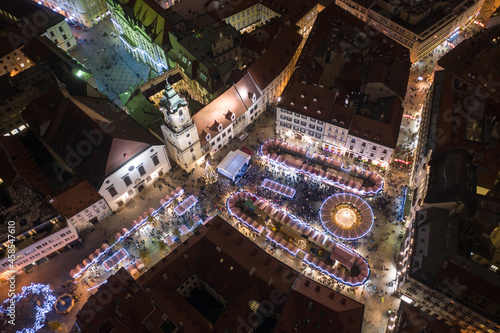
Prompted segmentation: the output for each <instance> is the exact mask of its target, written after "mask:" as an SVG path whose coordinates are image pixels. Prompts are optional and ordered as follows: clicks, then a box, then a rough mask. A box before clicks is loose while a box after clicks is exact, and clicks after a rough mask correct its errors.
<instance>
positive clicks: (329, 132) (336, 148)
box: [323, 123, 349, 154]
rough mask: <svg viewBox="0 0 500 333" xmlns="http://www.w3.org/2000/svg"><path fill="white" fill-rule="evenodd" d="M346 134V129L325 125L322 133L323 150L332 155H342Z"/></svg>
mask: <svg viewBox="0 0 500 333" xmlns="http://www.w3.org/2000/svg"><path fill="white" fill-rule="evenodd" d="M348 133H349V130H348V129H347V128H344V127H340V126H336V125H332V124H329V123H326V125H325V131H324V133H323V149H325V150H327V151H329V152H332V153H337V154H344V153H345V151H346V147H345V145H346V142H347V135H348Z"/></svg>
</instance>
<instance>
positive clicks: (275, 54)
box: [248, 25, 302, 91]
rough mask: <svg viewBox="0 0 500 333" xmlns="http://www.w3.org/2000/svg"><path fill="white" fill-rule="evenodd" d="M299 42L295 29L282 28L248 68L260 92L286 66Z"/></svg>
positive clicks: (299, 36)
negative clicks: (272, 41)
mask: <svg viewBox="0 0 500 333" xmlns="http://www.w3.org/2000/svg"><path fill="white" fill-rule="evenodd" d="M301 41H302V36H301V35H300V34H299V33H298V32H297V30H296V28H295V27H290V26H287V25H285V26H283V29H282V30H281V32H280V33H279V34H278V36H276V37H275V41H274V43H273V44H272V46H271V47H270V48H269V50H267V51H266V52H265V53H264V54H263V55H261V56H260V57H259V59H257V60H256V61H255V62H254V63H253V64H252V65H251V66H250V67H249V68H248V72H249V73H250V75H252V78H253V80H254V82H255V84H256V85H257V87H259V89H260V90H261V91H262V90H264V89H265V88H266V87H267V86H268V85H269V84H270V83H271V82H273V80H274V79H275V78H276V77H277V76H278V75H280V74H281V72H282V71H283V70H284V69H285V68H286V66H288V64H289V63H290V61H291V60H292V58H293V56H294V54H295V51H296V50H297V48H298V47H299V45H300V42H301Z"/></svg>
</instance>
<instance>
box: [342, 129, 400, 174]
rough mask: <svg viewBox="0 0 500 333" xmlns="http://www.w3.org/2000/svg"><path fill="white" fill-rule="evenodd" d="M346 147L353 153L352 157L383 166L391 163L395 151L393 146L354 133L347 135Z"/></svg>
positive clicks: (348, 151) (349, 152)
mask: <svg viewBox="0 0 500 333" xmlns="http://www.w3.org/2000/svg"><path fill="white" fill-rule="evenodd" d="M346 148H347V153H348V154H351V155H350V156H351V157H354V158H358V159H360V160H363V161H368V162H369V163H374V164H378V165H380V166H383V167H387V166H388V165H389V163H390V162H391V158H392V154H393V153H394V149H393V148H391V147H387V146H384V145H382V144H379V143H376V142H373V141H369V140H366V139H363V138H361V137H358V136H356V135H353V134H349V135H348V136H347V142H346Z"/></svg>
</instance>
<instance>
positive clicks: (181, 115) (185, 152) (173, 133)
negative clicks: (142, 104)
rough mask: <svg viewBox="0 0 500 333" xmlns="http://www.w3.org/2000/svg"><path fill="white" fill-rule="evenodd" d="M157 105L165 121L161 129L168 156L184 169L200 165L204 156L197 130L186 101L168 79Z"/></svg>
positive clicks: (187, 169) (188, 169)
mask: <svg viewBox="0 0 500 333" xmlns="http://www.w3.org/2000/svg"><path fill="white" fill-rule="evenodd" d="M159 105H160V111H161V112H162V113H163V118H164V122H165V123H164V124H163V125H162V126H161V130H162V133H163V137H164V138H165V144H166V146H167V149H168V153H169V155H170V157H171V158H172V159H174V160H175V161H176V163H177V164H178V165H179V166H180V167H181V168H183V169H184V170H186V171H190V170H191V169H193V168H194V167H196V166H199V165H201V163H203V161H204V158H203V156H202V155H203V154H202V151H201V145H200V138H199V136H198V130H197V129H196V125H195V124H194V122H193V120H192V119H191V115H190V113H189V108H188V106H187V103H186V101H185V100H184V99H183V98H181V97H180V96H179V95H178V94H177V92H175V90H174V89H173V88H172V87H171V86H170V84H169V83H168V81H167V82H166V86H165V90H164V93H163V98H162V99H161V100H160V103H159Z"/></svg>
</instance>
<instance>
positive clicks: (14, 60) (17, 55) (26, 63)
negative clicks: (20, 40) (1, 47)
mask: <svg viewBox="0 0 500 333" xmlns="http://www.w3.org/2000/svg"><path fill="white" fill-rule="evenodd" d="M33 65H34V64H33V63H32V62H31V60H30V59H29V58H28V57H26V56H25V55H24V53H23V52H22V47H20V48H18V49H16V50H14V51H12V52H10V53H8V54H6V55H4V56H3V57H2V58H0V76H1V75H4V74H9V75H10V76H14V75H16V74H18V73H20V72H22V71H24V70H26V69H28V68H30V67H31V66H33Z"/></svg>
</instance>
